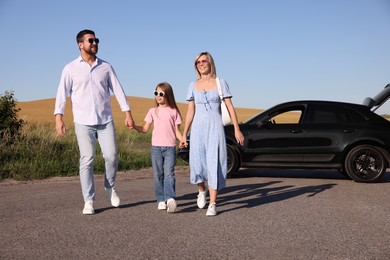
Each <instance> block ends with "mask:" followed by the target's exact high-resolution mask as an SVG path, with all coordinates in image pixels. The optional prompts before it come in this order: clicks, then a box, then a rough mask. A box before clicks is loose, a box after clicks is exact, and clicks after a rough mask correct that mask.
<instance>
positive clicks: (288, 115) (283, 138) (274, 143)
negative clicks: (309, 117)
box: [244, 105, 305, 163]
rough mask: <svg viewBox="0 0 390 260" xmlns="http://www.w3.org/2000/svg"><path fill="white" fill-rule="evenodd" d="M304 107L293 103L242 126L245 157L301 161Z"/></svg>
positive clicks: (271, 160)
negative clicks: (245, 126)
mask: <svg viewBox="0 0 390 260" xmlns="http://www.w3.org/2000/svg"><path fill="white" fill-rule="evenodd" d="M304 110H305V107H304V106H303V105H292V106H288V107H282V108H280V109H277V110H274V111H270V114H269V115H267V116H266V117H264V118H263V119H261V121H259V122H258V123H256V124H252V125H251V126H249V127H248V128H246V129H245V135H246V136H245V138H246V144H245V148H244V153H245V156H244V161H250V162H253V163H256V162H257V163H266V162H270V163H276V162H302V161H303V152H302V139H303V138H304V135H305V126H304V125H303V124H301V118H302V115H303V113H304Z"/></svg>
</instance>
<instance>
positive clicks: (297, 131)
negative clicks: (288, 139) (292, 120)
mask: <svg viewBox="0 0 390 260" xmlns="http://www.w3.org/2000/svg"><path fill="white" fill-rule="evenodd" d="M290 132H291V133H293V134H299V133H302V132H303V130H291V131H290Z"/></svg>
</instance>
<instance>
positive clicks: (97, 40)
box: [88, 38, 99, 44]
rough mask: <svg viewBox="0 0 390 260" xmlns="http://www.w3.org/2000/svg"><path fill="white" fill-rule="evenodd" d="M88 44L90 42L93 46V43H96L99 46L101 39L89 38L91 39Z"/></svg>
mask: <svg viewBox="0 0 390 260" xmlns="http://www.w3.org/2000/svg"><path fill="white" fill-rule="evenodd" d="M88 42H89V43H90V44H92V43H93V42H95V43H96V44H98V43H99V38H89V39H88Z"/></svg>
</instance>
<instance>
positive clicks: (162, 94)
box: [154, 91, 165, 97]
mask: <svg viewBox="0 0 390 260" xmlns="http://www.w3.org/2000/svg"><path fill="white" fill-rule="evenodd" d="M154 95H155V96H156V97H157V96H160V97H163V96H165V92H164V91H161V92H157V91H154Z"/></svg>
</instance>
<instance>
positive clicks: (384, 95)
mask: <svg viewBox="0 0 390 260" xmlns="http://www.w3.org/2000/svg"><path fill="white" fill-rule="evenodd" d="M389 98H390V84H387V85H386V86H385V88H384V89H383V90H382V91H381V92H379V93H378V94H377V95H376V96H375V97H373V98H370V97H366V98H365V99H364V100H363V105H365V106H367V107H369V108H370V109H371V110H372V111H375V110H377V109H378V108H379V107H380V106H381V105H383V104H384V103H385V102H386V101H387V100H388V99H389Z"/></svg>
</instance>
